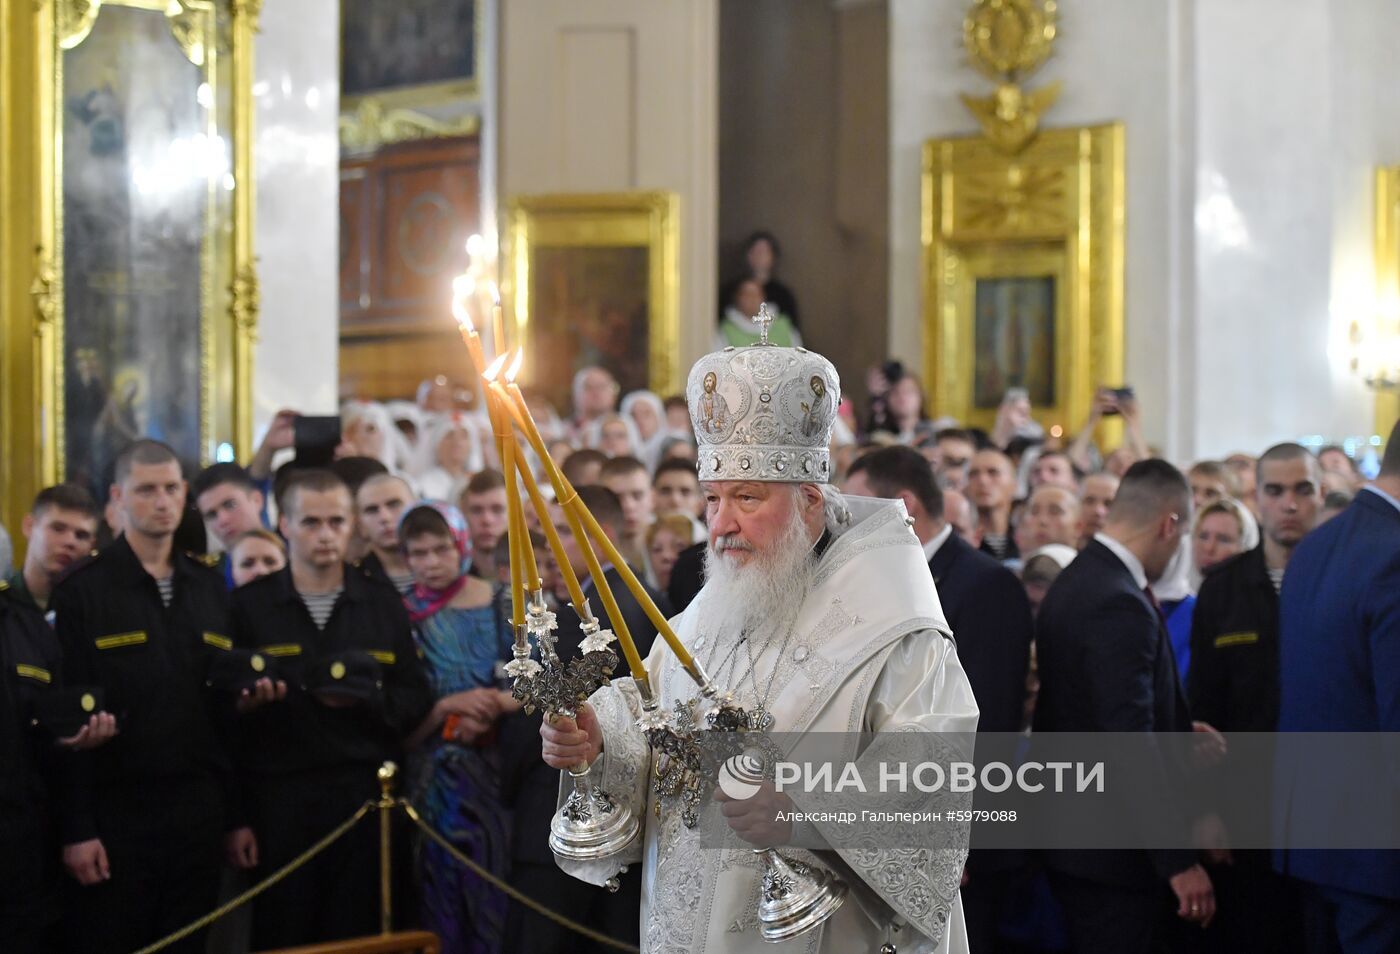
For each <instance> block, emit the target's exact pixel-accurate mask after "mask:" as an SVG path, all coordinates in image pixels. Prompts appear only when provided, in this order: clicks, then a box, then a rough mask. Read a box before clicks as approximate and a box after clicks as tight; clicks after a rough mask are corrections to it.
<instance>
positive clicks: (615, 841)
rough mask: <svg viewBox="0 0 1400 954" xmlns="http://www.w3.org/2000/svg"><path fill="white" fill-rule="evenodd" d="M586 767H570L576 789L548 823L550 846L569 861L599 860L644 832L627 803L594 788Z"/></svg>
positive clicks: (614, 852)
mask: <svg viewBox="0 0 1400 954" xmlns="http://www.w3.org/2000/svg"><path fill="white" fill-rule="evenodd" d="M588 773H589V769H588V767H587V766H577V767H575V768H572V769H569V776H570V777H571V778H572V779H573V780H574V790H573V791H572V792H570V793H569V797H568V798H567V799H566V800H565V801H564V805H563V807H561V808H560V809H559V812H558V814H556V815H555V816H554V820H553V821H552V822H551V823H550V826H549V848H550V850H551V851H553V852H554V853H555V854H556V855H559V856H560V857H561V858H567V859H569V860H570V861H596V860H597V859H599V858H606V857H608V856H609V855H615V854H617V853H618V852H620V851H622V850H623V849H624V848H626V847H627V846H628V845H630V844H632V841H633V839H635V838H636V837H637V835H638V834H639V833H640V832H641V830H642V826H641V823H640V822H639V821H638V820H637V816H636V815H634V814H632V810H631V809H630V808H628V807H627V806H626V805H619V804H617V802H616V801H615V800H614V799H613V797H612V796H611V795H609V794H608V793H607V792H605V791H603V790H602V789H600V788H594V787H593V785H592V783H590V782H589V779H588Z"/></svg>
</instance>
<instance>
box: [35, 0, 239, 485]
mask: <svg viewBox="0 0 1400 954" xmlns="http://www.w3.org/2000/svg"><path fill="white" fill-rule="evenodd" d="M131 63H140V64H141V69H139V70H131V69H122V68H121V66H122V64H131ZM63 71H64V85H65V89H64V94H65V95H64V102H63V104H62V108H63V159H62V163H63V164H62V168H63V186H62V187H63V208H64V215H63V235H62V241H63V281H64V299H65V300H64V305H65V308H66V311H67V316H66V318H67V320H66V327H65V329H64V336H63V377H64V402H63V406H64V414H63V424H62V426H63V435H64V464H65V477H66V478H67V479H68V480H70V481H74V482H76V483H81V484H83V485H85V486H87V487H89V488H91V489H93V490H94V491H96V492H98V493H99V495H100V494H101V492H102V491H103V489H104V488H105V487H106V485H107V484H108V483H109V482H110V479H111V470H112V463H113V461H114V459H115V457H116V455H117V453H118V452H119V451H120V450H121V449H122V448H123V447H125V446H126V445H127V444H129V443H130V442H131V441H133V440H135V439H136V438H138V437H154V438H156V439H158V440H162V441H165V442H166V443H168V444H170V446H171V447H173V448H175V450H176V452H177V453H178V454H179V455H180V456H181V458H182V460H183V462H184V464H185V466H186V467H187V468H195V467H198V465H199V462H200V458H201V456H202V455H201V450H202V445H201V440H200V357H201V341H200V324H199V320H198V316H199V314H200V311H201V306H202V297H203V293H204V289H203V287H202V280H201V275H202V272H203V268H202V260H203V256H204V251H205V245H206V241H207V240H208V239H209V228H210V226H211V224H212V216H211V211H212V210H211V209H210V208H209V205H210V190H209V177H208V174H209V172H211V171H216V172H217V174H218V176H219V178H220V180H222V177H223V175H224V174H225V173H226V172H228V171H229V169H230V157H229V154H228V144H227V142H226V141H224V140H222V139H220V138H217V137H211V136H210V135H209V134H208V131H209V129H210V128H211V118H212V117H211V116H210V109H211V107H212V105H213V103H212V98H211V97H210V96H209V95H208V94H207V93H206V94H205V95H204V96H203V100H204V101H203V102H201V93H200V88H201V84H203V82H204V78H203V70H202V69H201V67H200V66H199V65H196V64H195V63H192V62H191V61H190V60H189V58H188V57H187V55H186V53H185V51H184V50H182V49H181V48H180V46H179V44H178V43H177V42H176V40H175V37H174V35H173V34H172V32H171V30H170V27H169V24H168V22H167V20H166V16H165V14H164V13H163V12H162V11H157V10H143V9H137V8H132V7H121V6H108V7H105V8H104V9H103V10H102V12H101V15H100V16H98V18H97V21H96V22H95V23H94V24H93V27H92V31H91V32H90V33H89V34H88V37H87V39H86V40H84V41H83V42H82V43H80V44H79V45H78V46H76V47H74V48H73V49H71V50H68V51H66V52H65V53H64V54H63ZM206 104H207V105H206Z"/></svg>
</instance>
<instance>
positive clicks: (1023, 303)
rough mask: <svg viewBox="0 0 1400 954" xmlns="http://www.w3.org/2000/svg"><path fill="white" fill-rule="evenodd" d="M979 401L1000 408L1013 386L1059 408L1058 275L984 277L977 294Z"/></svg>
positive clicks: (1037, 403)
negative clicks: (1056, 392) (1056, 287)
mask: <svg viewBox="0 0 1400 954" xmlns="http://www.w3.org/2000/svg"><path fill="white" fill-rule="evenodd" d="M974 296H975V297H974V302H973V308H974V312H975V318H974V325H973V353H974V355H975V358H974V366H973V367H974V370H973V377H972V393H973V402H974V403H975V405H976V406H977V407H979V408H995V407H996V406H997V405H998V404H1000V403H1001V399H1002V396H1003V395H1005V394H1006V392H1007V390H1008V389H1009V388H1021V389H1023V390H1025V391H1026V393H1027V394H1028V395H1029V396H1030V400H1031V406H1032V407H1051V406H1053V405H1054V404H1055V276H1053V275H1044V276H1033V277H1011V278H984V279H981V280H980V281H978V282H977V284H976V288H975V290H974Z"/></svg>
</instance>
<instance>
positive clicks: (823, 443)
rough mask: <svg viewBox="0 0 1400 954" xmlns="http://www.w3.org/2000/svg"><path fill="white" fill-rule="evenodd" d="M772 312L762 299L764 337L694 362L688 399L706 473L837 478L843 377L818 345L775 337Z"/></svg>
mask: <svg viewBox="0 0 1400 954" xmlns="http://www.w3.org/2000/svg"><path fill="white" fill-rule="evenodd" d="M773 318H774V315H773V312H772V310H771V309H770V307H769V306H768V304H767V303H765V304H763V305H762V306H761V307H760V308H759V310H758V315H757V317H755V318H754V322H755V323H756V324H757V325H758V326H759V330H760V337H759V341H758V343H757V344H755V345H752V346H751V347H747V348H734V347H729V348H725V349H724V350H723V351H715V352H712V353H711V354H707V355H705V357H703V358H701V359H700V360H699V361H697V362H695V367H693V368H691V369H690V377H689V378H688V379H687V380H686V385H685V400H686V403H687V404H688V405H689V406H690V420H691V423H692V424H694V426H695V440H696V442H697V443H698V444H699V448H700V452H699V462H698V463H697V464H696V471H697V472H698V473H699V475H700V479H701V480H766V481H781V482H784V483H804V484H805V483H816V484H824V483H827V482H828V481H830V480H831V429H832V427H833V426H834V425H835V423H836V407H837V405H838V404H839V403H840V401H841V379H840V377H839V376H838V375H837V374H836V368H835V367H834V366H832V364H831V362H830V361H828V360H826V358H824V357H822V356H821V355H819V354H817V353H816V352H815V351H808V350H807V349H806V348H784V347H780V346H778V345H775V344H770V343H769V341H768V326H769V325H770V324H771V323H772V321H773Z"/></svg>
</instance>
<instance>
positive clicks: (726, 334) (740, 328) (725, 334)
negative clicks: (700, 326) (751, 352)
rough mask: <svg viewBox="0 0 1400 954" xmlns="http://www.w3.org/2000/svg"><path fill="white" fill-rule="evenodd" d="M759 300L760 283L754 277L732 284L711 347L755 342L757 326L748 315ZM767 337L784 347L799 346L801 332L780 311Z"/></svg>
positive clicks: (718, 349)
mask: <svg viewBox="0 0 1400 954" xmlns="http://www.w3.org/2000/svg"><path fill="white" fill-rule="evenodd" d="M762 304H763V286H762V285H761V284H760V283H759V281H758V279H756V278H745V279H742V280H741V281H740V282H739V284H737V285H735V286H734V295H733V297H732V299H731V300H730V302H729V307H728V308H726V309H725V310H724V317H723V318H722V319H720V323H719V331H718V332H717V333H716V334H715V350H716V351H720V350H722V349H724V348H728V347H731V346H732V347H735V348H746V347H749V346H750V345H755V344H758V339H759V337H760V335H759V329H758V325H757V324H755V323H754V321H753V317H752V316H754V315H757V314H758V309H759V306H760V305H762ZM768 341H769V343H770V344H775V345H782V346H783V347H785V348H800V347H802V334H801V333H800V332H799V331H798V330H797V327H796V326H795V325H793V323H792V319H791V318H790V317H789V316H787V315H784V314H781V313H780V314H779V315H778V317H777V318H775V319H773V324H772V326H771V327H770V328H769V329H768Z"/></svg>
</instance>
